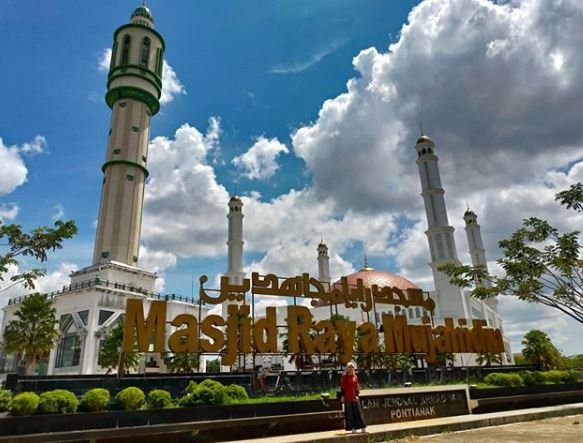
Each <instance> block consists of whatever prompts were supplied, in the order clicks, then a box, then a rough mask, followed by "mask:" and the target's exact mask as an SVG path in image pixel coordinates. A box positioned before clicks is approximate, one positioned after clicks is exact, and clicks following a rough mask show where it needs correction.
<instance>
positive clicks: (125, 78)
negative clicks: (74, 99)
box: [93, 5, 165, 266]
mask: <svg viewBox="0 0 583 443" xmlns="http://www.w3.org/2000/svg"><path fill="white" fill-rule="evenodd" d="M164 50H165V45H164V39H163V38H162V36H161V35H160V34H159V33H158V32H156V31H155V30H154V18H153V17H152V14H151V13H150V10H149V9H148V8H147V7H146V6H145V5H142V6H140V7H138V8H137V9H136V10H135V11H134V13H133V14H132V17H131V20H130V23H128V24H126V25H123V26H121V27H119V28H118V29H117V30H116V31H115V34H114V36H113V49H112V54H111V65H110V69H109V76H108V81H107V94H106V95H105V101H106V102H107V105H108V106H109V107H110V108H111V111H112V114H111V126H110V128H109V139H108V143H107V156H106V159H105V163H104V164H103V167H102V170H103V189H102V193H101V204H100V207H99V220H98V223H97V235H96V237H95V250H94V254H93V263H94V264H98V263H104V262H109V261H116V262H121V263H125V264H128V265H132V266H136V265H137V263H138V257H139V247H140V231H141V226H142V206H143V201H144V186H145V182H146V178H147V177H148V169H147V162H148V142H149V137H150V118H151V117H152V116H153V115H156V113H157V112H158V111H159V109H160V102H159V100H160V96H161V94H162V66H163V60H164V58H163V57H164Z"/></svg>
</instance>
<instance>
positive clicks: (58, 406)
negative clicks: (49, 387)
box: [38, 389, 79, 414]
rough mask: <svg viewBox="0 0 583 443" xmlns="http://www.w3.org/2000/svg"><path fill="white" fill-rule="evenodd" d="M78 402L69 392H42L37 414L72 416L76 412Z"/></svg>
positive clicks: (56, 390)
mask: <svg viewBox="0 0 583 443" xmlns="http://www.w3.org/2000/svg"><path fill="white" fill-rule="evenodd" d="M77 406H79V400H77V397H75V394H73V393H72V392H71V391H67V390H65V389H55V390H54V391H48V392H43V393H42V394H41V395H40V400H39V404H38V413H39V414H72V413H73V412H76V411H77Z"/></svg>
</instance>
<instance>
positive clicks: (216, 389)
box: [179, 379, 226, 406]
mask: <svg viewBox="0 0 583 443" xmlns="http://www.w3.org/2000/svg"><path fill="white" fill-rule="evenodd" d="M225 400H226V394H225V387H224V386H223V385H222V383H220V382H218V381H215V380H210V379H207V380H204V381H203V382H202V383H201V384H199V385H196V383H193V382H190V383H189V384H188V386H187V388H186V394H185V395H184V397H182V398H181V399H180V400H179V404H180V406H201V405H222V404H224V403H225Z"/></svg>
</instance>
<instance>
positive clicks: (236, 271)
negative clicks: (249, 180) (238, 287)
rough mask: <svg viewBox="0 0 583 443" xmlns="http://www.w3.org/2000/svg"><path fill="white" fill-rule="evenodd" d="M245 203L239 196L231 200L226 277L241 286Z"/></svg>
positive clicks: (228, 217)
mask: <svg viewBox="0 0 583 443" xmlns="http://www.w3.org/2000/svg"><path fill="white" fill-rule="evenodd" d="M243 217H244V215H243V202H242V201H241V199H240V198H239V197H238V196H236V195H235V196H233V197H231V200H229V214H228V215H227V219H228V220H229V234H228V239H227V261H228V264H227V272H226V273H225V275H226V276H228V277H229V281H230V282H231V283H233V284H241V283H242V282H243V278H244V277H245V273H244V272H243V244H244V243H245V242H244V241H243Z"/></svg>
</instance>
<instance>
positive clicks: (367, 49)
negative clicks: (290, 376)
mask: <svg viewBox="0 0 583 443" xmlns="http://www.w3.org/2000/svg"><path fill="white" fill-rule="evenodd" d="M137 3H138V2H136V1H125V0H124V1H120V0H118V1H113V0H106V1H100V2H79V1H72V0H67V1H65V0H61V1H43V2H38V1H31V0H18V1H17V0H5V1H4V2H3V10H2V14H1V15H0V29H1V30H2V39H0V49H1V52H2V54H3V60H4V65H3V66H4V69H2V70H1V71H0V84H1V85H2V87H1V88H0V102H1V103H2V105H3V106H2V110H1V111H0V138H1V140H2V143H1V144H0V154H3V153H4V154H6V155H8V154H7V153H11V154H10V158H11V161H12V160H13V161H14V162H15V163H14V166H12V164H11V165H9V163H8V161H7V162H6V163H5V165H4V167H5V169H2V166H3V165H0V214H3V215H1V216H3V217H4V218H5V219H6V220H11V221H14V222H17V223H20V224H22V225H24V226H25V227H26V228H32V227H35V226H37V225H44V224H50V223H51V222H52V219H53V218H54V217H55V216H57V215H60V216H64V217H65V218H72V219H75V220H76V222H77V224H78V226H79V229H80V233H79V235H78V236H77V237H76V238H75V239H74V240H72V241H69V242H68V243H67V244H66V247H65V249H63V250H62V251H59V252H58V253H56V254H54V255H53V256H51V260H50V261H49V263H48V268H49V271H51V272H54V273H56V274H55V275H57V274H58V275H59V276H60V277H63V276H64V277H63V278H66V275H65V274H66V273H64V271H63V269H64V268H63V266H64V264H68V265H71V266H76V267H83V266H86V265H88V264H89V262H90V260H91V257H92V249H93V240H94V226H93V223H94V222H95V220H96V218H97V211H98V205H99V196H100V191H101V164H102V163H103V159H104V157H105V149H106V138H107V129H108V127H109V118H110V110H109V108H108V107H107V106H106V105H105V103H104V100H103V96H104V92H105V84H106V73H105V72H103V71H102V70H100V69H99V61H100V59H101V58H102V57H103V54H104V51H105V50H106V49H107V48H109V47H110V46H111V42H112V35H113V32H114V30H115V29H116V28H117V27H118V26H120V25H122V24H124V23H127V22H128V20H129V16H130V14H131V12H132V11H133V9H134V8H135V7H136V6H137ZM418 3H419V6H418V7H417V8H415V6H416V5H417V4H418ZM497 3H504V2H497ZM148 5H149V7H150V8H151V10H152V12H153V14H154V17H155V21H156V23H155V24H156V29H157V30H158V31H159V32H160V33H162V35H163V36H164V38H165V40H166V45H167V51H166V61H167V63H168V65H169V66H171V68H172V70H173V72H174V73H175V76H176V77H175V82H174V86H177V88H178V89H177V90H176V91H175V93H174V94H173V96H172V99H171V100H169V101H168V102H167V103H165V104H164V105H163V107H162V111H161V113H160V114H159V115H157V116H156V117H155V119H153V121H152V132H151V138H152V140H153V141H152V145H151V147H150V156H151V157H152V159H153V160H152V162H153V163H154V164H152V165H150V167H151V170H152V172H153V174H152V177H153V179H156V180H158V181H157V182H152V186H150V188H149V190H148V191H147V195H146V203H145V216H144V229H143V243H144V245H145V249H146V250H147V253H144V256H145V257H146V258H145V259H144V260H145V261H146V262H147V264H148V266H150V267H151V268H153V269H156V270H157V271H158V272H159V273H160V275H161V276H162V277H163V281H162V280H161V283H163V284H161V288H162V289H163V290H164V291H165V292H176V293H180V294H188V293H190V290H191V281H192V276H193V275H194V276H198V275H200V274H202V273H207V274H209V275H212V276H216V275H217V274H219V273H221V272H223V271H224V270H225V267H226V264H225V253H226V246H225V244H224V241H225V238H224V237H225V235H226V218H225V215H226V199H227V197H228V194H229V193H232V192H234V187H235V183H237V190H238V193H239V194H242V195H243V196H244V197H245V199H244V202H245V209H244V210H245V213H246V219H245V223H246V224H245V230H246V259H245V260H246V264H247V265H248V266H249V268H250V269H254V270H269V271H274V272H278V273H284V274H288V273H294V272H298V271H302V270H308V271H310V272H314V271H315V263H316V262H315V246H316V244H317V243H318V242H319V240H320V235H323V236H324V238H325V240H326V241H327V242H328V244H329V246H330V250H331V254H332V269H333V273H335V276H340V275H341V274H343V273H348V272H352V271H353V270H355V269H359V268H360V267H361V264H362V255H363V251H364V248H366V250H367V252H368V255H369V261H370V262H371V264H372V265H373V266H374V267H376V268H379V269H383V270H388V271H392V272H398V273H400V274H402V275H404V276H406V277H408V278H410V279H411V280H413V281H415V282H416V283H418V284H419V285H420V286H422V287H423V288H424V289H428V290H429V289H432V288H433V284H432V279H431V273H430V269H429V267H428V265H427V262H428V261H429V251H428V247H427V242H426V239H425V236H424V234H423V232H424V229H425V227H426V222H425V216H424V213H423V207H422V200H421V198H420V197H419V192H420V188H419V179H418V175H417V166H416V165H415V163H414V162H415V156H414V151H413V145H414V142H415V139H416V136H417V134H418V123H419V121H420V120H422V121H423V125H424V128H425V130H426V132H428V133H429V134H430V135H431V136H432V137H433V139H434V140H435V141H436V143H437V150H438V151H437V152H438V155H439V157H440V168H441V175H442V179H443V182H444V187H445V189H446V192H447V194H446V203H447V204H448V210H449V216H450V222H451V223H452V224H453V225H454V226H455V228H456V243H457V249H458V253H459V255H460V259H461V260H462V261H466V262H467V261H469V256H468V254H467V252H466V250H467V242H466V239H465V233H464V231H463V221H462V219H461V216H462V214H463V211H464V210H465V205H466V203H465V202H466V201H468V202H469V204H470V205H471V206H472V208H473V209H474V210H476V211H477V213H478V215H479V217H480V223H481V224H482V231H483V235H484V241H485V244H486V248H487V254H488V259H489V261H490V266H491V267H492V269H494V270H496V269H495V263H494V262H495V260H496V259H497V258H498V257H499V250H498V248H497V241H498V240H500V239H501V238H504V237H505V236H507V235H508V234H509V233H511V232H512V231H513V230H514V229H515V228H516V227H517V226H518V225H519V224H520V220H521V219H522V218H523V217H526V216H529V215H540V216H543V217H546V218H548V219H550V220H551V221H553V222H554V223H556V224H557V225H558V226H559V228H561V229H576V228H578V227H580V223H581V222H582V221H583V219H582V217H579V216H577V215H571V216H569V217H565V216H561V215H560V214H561V212H560V210H559V211H558V210H557V206H556V204H555V203H554V200H553V194H554V192H555V190H556V189H559V188H561V187H565V186H566V185H568V184H569V183H571V182H573V181H577V180H581V177H583V164H581V165H580V163H581V158H582V157H583V151H582V146H583V129H582V128H581V125H580V117H581V115H580V106H579V103H580V102H581V99H583V87H582V86H580V82H579V81H578V80H577V79H579V78H580V76H581V75H583V58H582V57H581V55H580V51H579V49H578V48H580V44H581V43H582V42H581V41H580V39H579V37H578V35H579V34H580V33H578V31H576V30H578V25H580V23H581V19H582V18H583V11H582V8H581V5H580V4H578V2H577V0H567V1H565V2H562V3H561V4H560V5H552V8H551V9H552V11H551V12H553V14H549V10H548V7H547V6H546V3H545V2H544V1H543V0H531V1H526V0H517V1H516V2H514V3H513V4H512V5H508V4H506V5H505V4H495V3H492V2H490V1H488V0H425V1H423V2H416V1H415V2H414V1H386V0H385V1H380V0H379V1H377V0H361V1H355V0H318V1H313V0H312V1H307V0H269V1H268V0H265V1H256V0H248V1H245V2H242V1H230V0H229V1H204V2H203V1H192V0H174V1H172V2H162V1H160V0H152V1H150V2H148ZM533 36H534V37H533ZM537 38H538V39H537ZM389 45H393V46H391V49H390V50H389ZM209 119H212V120H209ZM183 125H188V126H183ZM179 128H182V129H181V131H182V132H180V131H179ZM177 131H178V132H177ZM180 134H182V135H183V136H184V137H185V139H187V140H198V141H196V142H192V143H190V142H188V143H187V142H183V141H181V140H182V139H181V138H180ZM37 136H40V137H41V138H37V139H36V142H34V140H35V137H37ZM189 137H191V138H189ZM197 137H199V139H200V140H199V139H197ZM258 137H260V138H259V139H258ZM261 137H263V138H261ZM189 143H190V144H189ZM27 144H28V145H27ZM164 146H169V147H170V150H171V151H172V152H173V153H174V154H175V155H174V156H173V157H172V158H168V159H165V158H164V157H163V155H162V154H161V153H162V152H164V151H163V147H164ZM254 147H255V148H257V149H258V148H260V147H263V148H269V149H272V150H271V151H270V152H271V154H270V155H268V159H267V160H268V161H267V163H262V164H260V166H261V168H260V171H259V172H260V174H259V175H260V176H255V177H253V176H252V175H250V170H248V169H245V164H247V163H246V161H245V158H246V157H244V156H245V154H248V156H249V157H247V158H248V159H251V160H253V159H255V160H256V159H257V158H256V156H255V151H254V150H253V148H254ZM2 150H3V151H2ZM157 153H159V154H160V155H158V154H157ZM150 156H149V157H150ZM181 156H182V157H181ZM237 157H239V158H240V159H243V160H240V162H239V166H237V164H235V163H233V160H234V159H235V158H237ZM7 158H8V157H7ZM156 158H158V159H159V160H156ZM181 160H184V162H183V161H181ZM182 163H185V164H188V166H185V165H184V164H182ZM16 166H18V167H16ZM22 167H24V168H25V170H23V169H22ZM269 167H272V168H275V169H272V170H271V172H270V170H269ZM19 168H20V169H19ZM172 171H174V172H175V173H176V174H174V175H172V174H171V173H172ZM193 171H196V172H193ZM525 171H530V173H528V174H525ZM2 175H3V176H4V178H3V177H2ZM24 179H25V180H26V181H24ZM3 180H4V181H3ZM173 180H175V181H173ZM161 184H162V185H163V186H162V187H163V188H164V189H163V190H161V187H160V185H161ZM154 185H155V186H154ZM162 191H163V192H162ZM164 195H166V196H170V197H169V198H164V197H163V196H164ZM169 221H174V222H175V225H173V224H172V223H171V222H169ZM178 225H180V227H178ZM153 227H161V233H160V234H155V233H153V229H152V228H153ZM60 277H59V278H57V277H55V278H53V279H48V280H47V281H46V282H43V285H45V286H47V285H48V286H50V285H54V286H56V287H58V286H59V285H60V284H62V278H60ZM56 287H44V286H43V289H46V290H53V289H56ZM501 310H502V312H503V315H504V316H505V318H506V319H507V323H508V326H507V328H506V330H507V331H509V334H510V335H511V336H512V339H513V342H514V344H515V349H516V348H517V347H519V346H520V345H519V341H520V337H521V336H522V335H523V333H524V332H526V331H527V330H528V329H532V328H533V327H535V326H540V325H542V326H540V327H544V328H546V329H547V331H548V332H549V333H551V335H552V336H553V338H554V339H555V340H556V341H557V342H558V343H559V345H560V346H561V347H563V348H564V349H565V350H566V351H567V352H581V351H583V349H581V348H580V346H579V345H578V344H577V343H576V341H574V340H573V339H572V337H573V336H574V335H575V333H576V332H577V331H579V332H583V331H582V330H581V328H580V326H579V325H576V324H575V323H573V322H571V321H569V320H561V321H559V322H557V321H555V318H554V315H553V313H552V312H547V311H545V310H541V309H539V308H538V307H533V306H531V305H524V304H518V305H517V304H516V303H514V302H508V303H506V302H505V303H502V306H501ZM577 333H578V332H577Z"/></svg>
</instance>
